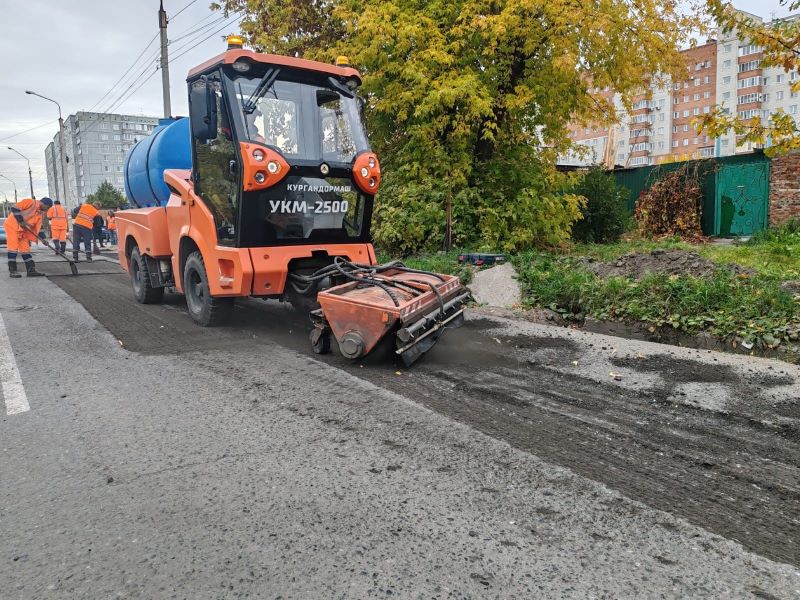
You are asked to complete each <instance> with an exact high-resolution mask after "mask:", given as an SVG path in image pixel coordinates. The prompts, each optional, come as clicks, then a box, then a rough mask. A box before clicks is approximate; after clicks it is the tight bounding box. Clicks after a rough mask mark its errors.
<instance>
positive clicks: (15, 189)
mask: <svg viewBox="0 0 800 600" xmlns="http://www.w3.org/2000/svg"><path fill="white" fill-rule="evenodd" d="M0 177H2V178H3V179H5V180H6V181H10V182H11V185H13V186H14V203H15V204H16V203H17V184H16V183H14V182H13V181H11V179H9V178H8V177H6V176H5V175H3V174H2V173H0Z"/></svg>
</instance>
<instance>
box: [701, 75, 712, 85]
mask: <svg viewBox="0 0 800 600" xmlns="http://www.w3.org/2000/svg"><path fill="white" fill-rule="evenodd" d="M710 81H711V79H710V78H709V76H708V75H706V76H705V77H703V83H709V82H710Z"/></svg>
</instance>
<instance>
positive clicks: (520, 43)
mask: <svg viewBox="0 0 800 600" xmlns="http://www.w3.org/2000/svg"><path fill="white" fill-rule="evenodd" d="M216 7H217V8H221V9H222V10H225V11H228V12H234V11H237V12H241V13H242V14H243V20H242V24H241V29H242V33H243V34H244V36H245V37H246V38H247V41H248V43H249V45H250V46H251V47H253V48H255V49H257V50H261V51H266V52H274V53H279V54H289V55H294V56H302V57H304V58H309V59H314V60H321V61H325V62H332V61H333V60H334V59H335V58H336V56H337V55H346V56H348V57H349V59H350V63H351V64H352V65H354V66H355V67H357V68H358V69H360V70H361V72H362V75H363V81H364V83H363V86H362V87H361V90H360V93H361V94H362V95H363V96H364V98H365V100H366V107H365V115H366V118H367V125H368V129H369V134H370V141H371V144H372V146H373V149H374V150H375V151H376V152H377V153H378V155H379V156H380V157H381V165H382V167H383V169H384V171H385V179H384V181H383V183H382V186H381V191H380V192H379V194H378V198H377V200H376V211H375V217H376V227H375V230H374V232H375V236H376V240H377V241H378V243H379V244H381V245H382V247H384V248H385V249H387V250H391V251H397V252H403V253H408V252H409V251H414V250H422V249H438V248H441V247H442V245H443V243H444V241H445V231H446V226H445V222H446V220H445V215H446V214H447V213H448V208H450V209H451V212H452V215H453V223H452V239H453V243H454V244H469V245H474V246H485V247H490V246H491V247H494V248H497V249H503V250H507V251H508V250H519V249H523V248H528V247H533V246H537V245H550V244H552V243H553V242H558V241H559V240H564V239H568V238H569V235H570V229H571V226H572V224H573V223H574V222H575V221H576V220H577V219H578V218H579V217H580V210H579V209H580V203H581V202H582V200H581V199H579V198H578V197H577V196H574V195H570V194H568V193H566V192H563V191H562V190H563V189H564V188H565V187H566V184H567V182H566V181H564V180H563V178H562V177H561V176H560V175H559V174H557V173H556V171H555V161H556V157H557V156H558V155H559V154H560V153H562V152H564V151H566V150H567V149H568V148H569V147H570V145H571V142H570V139H569V130H568V125H569V123H570V122H571V121H572V120H573V119H576V120H578V121H585V122H595V123H596V122H611V121H613V120H616V118H617V117H616V111H615V110H614V107H613V104H612V102H611V100H610V98H609V95H608V94H607V93H604V90H607V89H613V90H615V92H617V93H618V94H620V96H621V97H622V98H623V100H624V101H632V99H633V98H634V96H635V95H636V94H638V93H639V92H640V90H641V89H642V85H643V82H645V81H648V77H650V76H651V75H652V74H653V73H663V74H665V75H666V74H669V73H677V72H679V71H681V70H685V64H684V63H683V61H682V59H681V57H680V54H679V52H678V48H679V47H680V45H681V44H682V43H683V42H684V41H685V40H686V37H687V34H688V33H689V32H690V31H692V30H693V29H694V28H695V25H696V22H695V19H694V17H691V16H687V13H685V12H684V11H683V10H682V3H681V2H679V0H637V1H636V2H630V1H629V0H604V1H603V2H583V1H578V0H493V1H485V0H388V1H387V0H369V1H366V0H311V1H309V0H219V1H218V4H217V5H216ZM634 50H635V51H634Z"/></svg>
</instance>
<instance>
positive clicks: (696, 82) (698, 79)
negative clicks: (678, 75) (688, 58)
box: [694, 77, 708, 87]
mask: <svg viewBox="0 0 800 600" xmlns="http://www.w3.org/2000/svg"><path fill="white" fill-rule="evenodd" d="M700 83H701V81H700V78H699V77H698V78H697V79H695V80H694V87H697V86H699V85H700ZM706 83H708V82H706Z"/></svg>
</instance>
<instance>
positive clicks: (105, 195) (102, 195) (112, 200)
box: [86, 181, 126, 209]
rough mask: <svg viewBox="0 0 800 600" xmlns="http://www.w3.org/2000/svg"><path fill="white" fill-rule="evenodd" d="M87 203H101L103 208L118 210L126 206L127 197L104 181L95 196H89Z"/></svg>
mask: <svg viewBox="0 0 800 600" xmlns="http://www.w3.org/2000/svg"><path fill="white" fill-rule="evenodd" d="M86 201H87V202H91V203H94V202H99V203H100V206H101V207H102V208H110V209H116V208H118V207H120V206H122V205H123V204H125V202H126V200H125V196H123V194H122V192H120V191H119V190H118V189H117V188H115V187H114V186H113V185H111V184H110V183H109V182H108V181H104V182H103V183H101V184H100V185H99V186H98V187H97V191H95V193H94V194H89V197H88V198H86Z"/></svg>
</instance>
